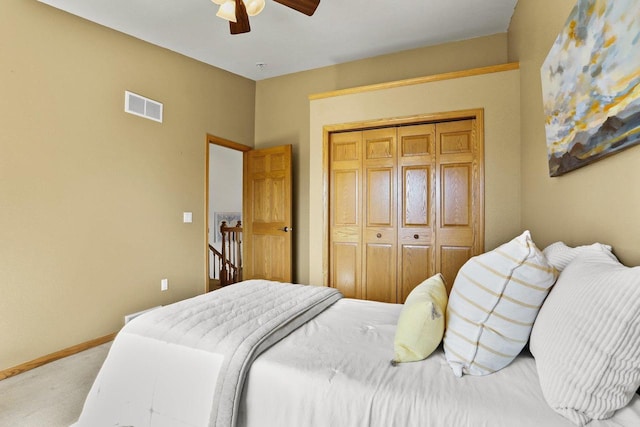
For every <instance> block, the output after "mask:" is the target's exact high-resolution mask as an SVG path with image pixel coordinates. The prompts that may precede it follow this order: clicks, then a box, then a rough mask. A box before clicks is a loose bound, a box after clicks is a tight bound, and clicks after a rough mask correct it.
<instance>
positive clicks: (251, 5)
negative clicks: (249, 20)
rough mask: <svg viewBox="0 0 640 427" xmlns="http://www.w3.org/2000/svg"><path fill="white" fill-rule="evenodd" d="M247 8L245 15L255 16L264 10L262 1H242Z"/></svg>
mask: <svg viewBox="0 0 640 427" xmlns="http://www.w3.org/2000/svg"><path fill="white" fill-rule="evenodd" d="M242 1H244V4H245V6H246V7H247V15H249V16H256V15H257V14H259V13H260V12H262V9H264V5H265V3H264V0H242Z"/></svg>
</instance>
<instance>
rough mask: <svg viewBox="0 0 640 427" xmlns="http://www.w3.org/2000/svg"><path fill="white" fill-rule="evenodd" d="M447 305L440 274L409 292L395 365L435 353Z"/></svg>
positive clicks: (396, 343)
mask: <svg viewBox="0 0 640 427" xmlns="http://www.w3.org/2000/svg"><path fill="white" fill-rule="evenodd" d="M446 308H447V288H446V286H445V284H444V278H443V277H442V275H441V274H439V273H438V274H436V275H435V276H432V277H430V278H428V279H426V280H425V281H424V282H422V283H421V284H419V285H418V286H416V287H415V288H414V289H413V290H412V291H411V293H409V295H408V296H407V299H406V301H405V303H404V306H403V307H402V312H400V318H399V319H398V325H397V326H396V335H395V339H394V342H393V344H394V353H395V357H394V359H393V361H392V363H393V364H396V363H398V362H415V361H417V360H422V359H425V358H427V357H428V356H429V355H430V354H431V353H433V351H434V350H435V349H436V348H437V347H438V346H439V345H440V342H441V341H442V335H443V334H444V321H445V318H444V315H445V310H446Z"/></svg>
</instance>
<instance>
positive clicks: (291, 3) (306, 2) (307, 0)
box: [274, 0, 320, 16]
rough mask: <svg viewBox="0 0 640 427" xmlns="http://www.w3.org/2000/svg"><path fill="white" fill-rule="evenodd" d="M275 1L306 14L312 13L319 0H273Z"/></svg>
mask: <svg viewBox="0 0 640 427" xmlns="http://www.w3.org/2000/svg"><path fill="white" fill-rule="evenodd" d="M274 1H275V2H276V3H280V4H283V5H285V6H287V7H290V8H291V9H294V10H297V11H298V12H301V13H304V14H305V15H307V16H311V15H313V13H314V12H315V11H316V9H317V8H318V5H319V4H320V0H274Z"/></svg>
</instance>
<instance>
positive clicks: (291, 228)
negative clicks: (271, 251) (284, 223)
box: [278, 227, 293, 233]
mask: <svg viewBox="0 0 640 427" xmlns="http://www.w3.org/2000/svg"><path fill="white" fill-rule="evenodd" d="M278 230H280V231H284V232H285V233H288V232H290V231H293V227H284V228H278Z"/></svg>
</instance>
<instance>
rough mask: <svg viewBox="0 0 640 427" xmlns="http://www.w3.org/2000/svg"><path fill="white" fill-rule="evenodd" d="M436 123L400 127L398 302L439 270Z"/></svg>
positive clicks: (402, 301)
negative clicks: (436, 265)
mask: <svg viewBox="0 0 640 427" xmlns="http://www.w3.org/2000/svg"><path fill="white" fill-rule="evenodd" d="M435 129H436V126H435V125H433V124H426V125H415V126H403V127H400V128H398V175H399V176H398V182H399V189H398V196H399V197H398V198H399V201H398V302H399V303H404V301H405V299H406V298H407V295H409V293H410V292H411V291H412V290H413V288H415V287H416V286H417V285H419V284H420V283H421V282H422V281H423V280H424V279H426V278H427V277H430V276H432V275H433V274H434V272H435V271H436V270H435V250H434V247H435V233H434V224H435V203H434V199H435V188H434V182H435V167H434V165H435V157H436V156H435V139H436V130H435Z"/></svg>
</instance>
